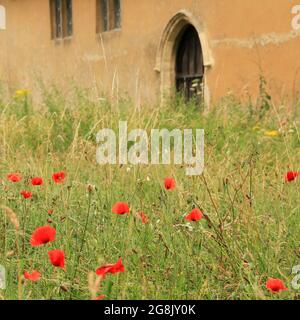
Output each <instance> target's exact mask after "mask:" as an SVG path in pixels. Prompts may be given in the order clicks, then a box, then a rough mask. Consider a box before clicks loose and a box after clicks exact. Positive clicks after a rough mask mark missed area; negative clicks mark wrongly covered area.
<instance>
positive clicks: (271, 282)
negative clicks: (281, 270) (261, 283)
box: [266, 278, 288, 293]
mask: <svg viewBox="0 0 300 320" xmlns="http://www.w3.org/2000/svg"><path fill="white" fill-rule="evenodd" d="M266 288H267V289H268V290H269V291H271V292H272V293H278V292H280V291H286V290H288V289H287V287H286V286H285V285H284V283H283V281H282V280H280V279H274V278H270V279H268V281H267V282H266Z"/></svg>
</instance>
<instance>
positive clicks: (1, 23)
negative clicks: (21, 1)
mask: <svg viewBox="0 0 300 320" xmlns="http://www.w3.org/2000/svg"><path fill="white" fill-rule="evenodd" d="M5 29H6V12H5V7H4V6H1V5H0V30H5Z"/></svg>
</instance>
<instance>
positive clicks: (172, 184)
mask: <svg viewBox="0 0 300 320" xmlns="http://www.w3.org/2000/svg"><path fill="white" fill-rule="evenodd" d="M165 188H166V190H174V189H175V188H176V181H175V179H173V178H165Z"/></svg>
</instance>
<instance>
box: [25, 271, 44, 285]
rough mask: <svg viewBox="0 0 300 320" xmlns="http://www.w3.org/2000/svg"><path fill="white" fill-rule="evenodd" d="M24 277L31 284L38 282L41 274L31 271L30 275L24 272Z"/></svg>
mask: <svg viewBox="0 0 300 320" xmlns="http://www.w3.org/2000/svg"><path fill="white" fill-rule="evenodd" d="M24 277H25V279H27V280H30V281H32V282H37V281H39V280H40V277H41V274H40V273H39V272H38V271H36V270H33V271H32V272H31V273H29V272H27V271H25V272H24Z"/></svg>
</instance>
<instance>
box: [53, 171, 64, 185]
mask: <svg viewBox="0 0 300 320" xmlns="http://www.w3.org/2000/svg"><path fill="white" fill-rule="evenodd" d="M65 178H66V175H65V173H64V172H63V171H61V172H56V173H54V174H53V175H52V180H53V181H54V182H55V183H64V181H65Z"/></svg>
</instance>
